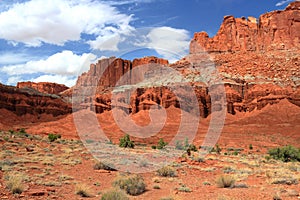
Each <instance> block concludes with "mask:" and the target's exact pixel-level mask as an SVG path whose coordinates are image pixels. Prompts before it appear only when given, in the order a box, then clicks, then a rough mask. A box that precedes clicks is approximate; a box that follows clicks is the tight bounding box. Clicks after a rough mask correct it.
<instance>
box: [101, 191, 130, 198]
mask: <svg viewBox="0 0 300 200" xmlns="http://www.w3.org/2000/svg"><path fill="white" fill-rule="evenodd" d="M101 200H129V198H128V197H127V195H126V193H125V192H124V191H122V190H119V189H115V188H114V189H111V190H109V191H107V192H105V193H104V194H103V195H102V197H101Z"/></svg>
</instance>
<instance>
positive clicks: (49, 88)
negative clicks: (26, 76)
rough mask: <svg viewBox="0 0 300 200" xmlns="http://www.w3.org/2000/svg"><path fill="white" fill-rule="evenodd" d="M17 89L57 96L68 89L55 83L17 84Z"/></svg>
mask: <svg viewBox="0 0 300 200" xmlns="http://www.w3.org/2000/svg"><path fill="white" fill-rule="evenodd" d="M17 88H33V89H35V90H37V91H39V92H41V93H46V94H59V93H61V92H63V91H65V90H67V89H69V88H68V87H67V86H65V85H63V84H57V83H49V82H39V83H35V82H31V81H27V82H18V84H17Z"/></svg>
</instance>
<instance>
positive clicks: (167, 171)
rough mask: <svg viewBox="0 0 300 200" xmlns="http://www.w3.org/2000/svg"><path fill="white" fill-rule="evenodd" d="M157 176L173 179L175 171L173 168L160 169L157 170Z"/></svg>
mask: <svg viewBox="0 0 300 200" xmlns="http://www.w3.org/2000/svg"><path fill="white" fill-rule="evenodd" d="M157 174H158V175H159V176H163V177H175V176H176V170H175V169H174V168H173V167H170V166H165V167H163V168H160V169H159V170H157Z"/></svg>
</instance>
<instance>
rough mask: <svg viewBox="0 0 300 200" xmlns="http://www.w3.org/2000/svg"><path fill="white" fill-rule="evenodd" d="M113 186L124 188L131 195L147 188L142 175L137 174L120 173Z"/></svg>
mask: <svg viewBox="0 0 300 200" xmlns="http://www.w3.org/2000/svg"><path fill="white" fill-rule="evenodd" d="M113 186H115V187H118V188H120V189H122V190H124V191H125V192H126V193H127V194H129V195H134V196H135V195H139V194H142V193H143V192H144V191H145V189H146V184H145V182H144V179H143V177H142V176H140V175H137V174H127V175H120V176H119V177H117V178H116V179H115V180H114V182H113Z"/></svg>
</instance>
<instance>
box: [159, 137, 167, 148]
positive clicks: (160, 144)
mask: <svg viewBox="0 0 300 200" xmlns="http://www.w3.org/2000/svg"><path fill="white" fill-rule="evenodd" d="M167 144H168V143H166V142H165V141H164V139H162V138H160V139H159V141H158V144H157V149H163V148H164V147H165V146H167Z"/></svg>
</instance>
